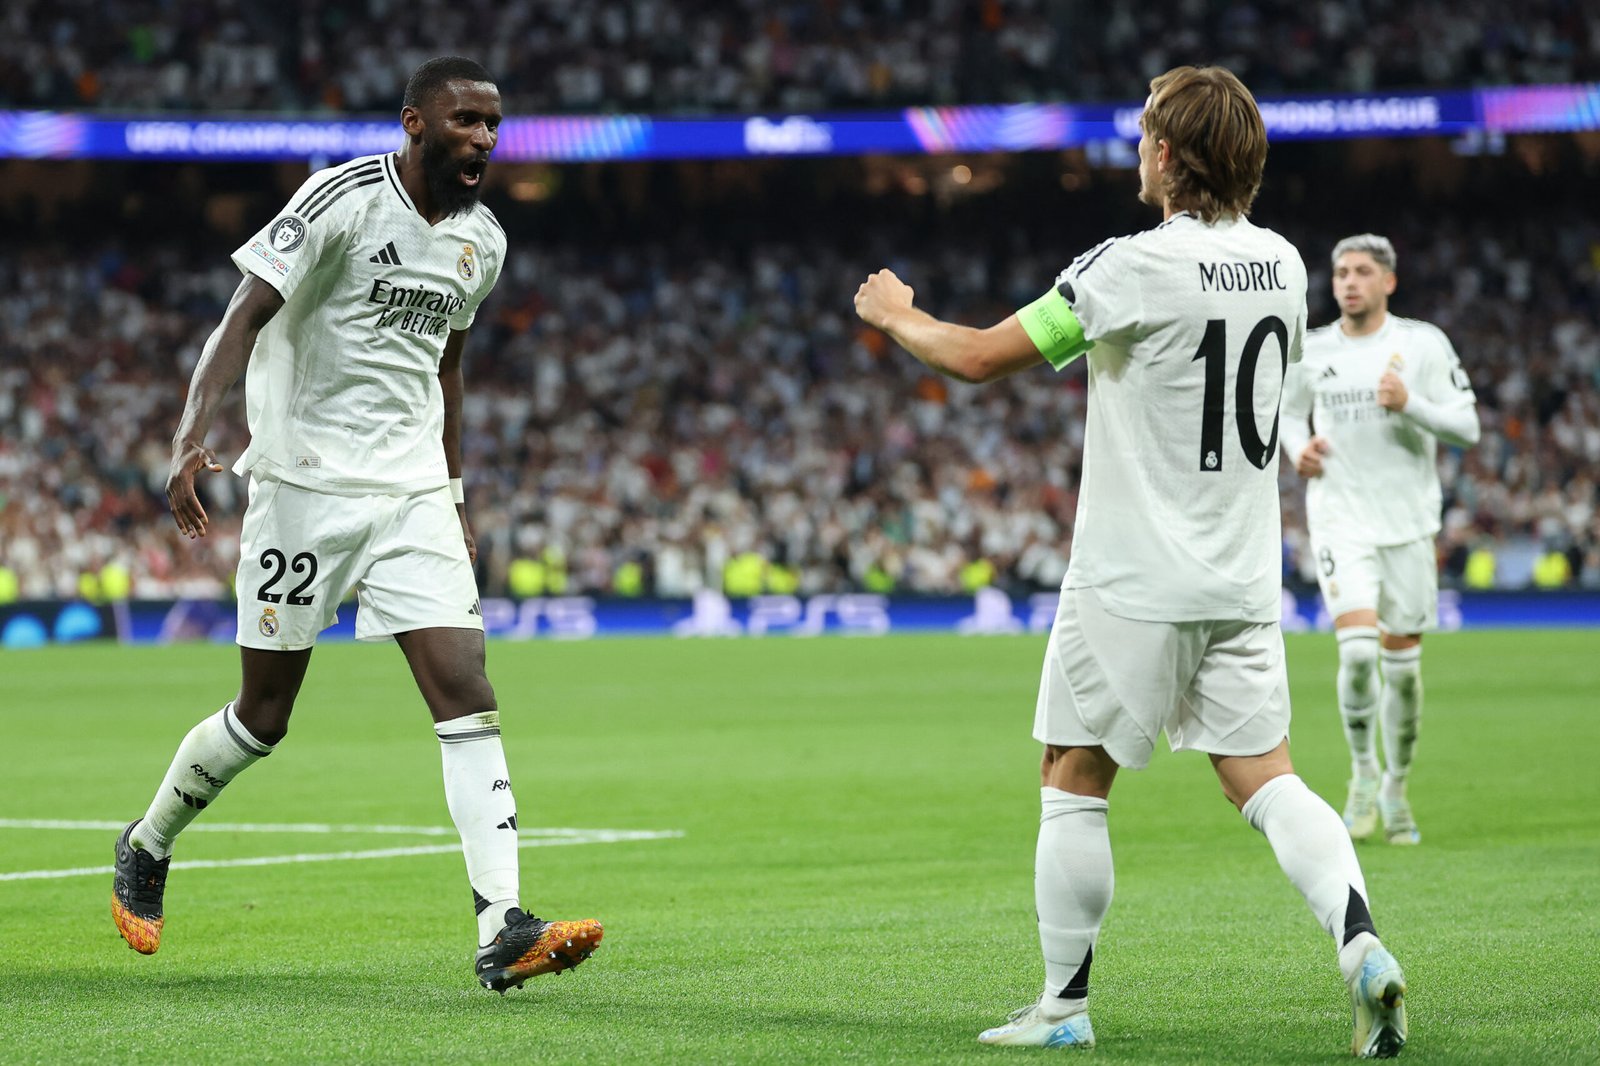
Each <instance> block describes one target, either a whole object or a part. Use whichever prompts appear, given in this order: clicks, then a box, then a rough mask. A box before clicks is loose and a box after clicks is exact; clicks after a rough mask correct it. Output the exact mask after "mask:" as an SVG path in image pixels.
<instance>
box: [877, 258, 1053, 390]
mask: <svg viewBox="0 0 1600 1066" xmlns="http://www.w3.org/2000/svg"><path fill="white" fill-rule="evenodd" d="M914 295H915V294H914V293H913V292H912V290H911V286H909V285H907V284H906V283H905V282H903V281H901V280H900V279H899V278H897V277H895V275H894V272H893V271H890V270H880V271H878V272H877V273H876V274H874V275H872V276H871V277H869V278H868V279H867V280H866V282H865V284H863V285H862V286H861V288H860V289H858V290H856V301H855V302H856V314H858V315H860V316H861V319H862V321H864V322H866V323H867V325H869V326H876V327H877V328H879V329H881V330H883V331H884V332H885V333H887V334H888V335H889V336H891V337H893V338H894V339H895V341H896V342H897V343H898V344H899V345H900V346H901V347H902V348H904V349H905V350H906V351H908V352H910V353H911V354H912V355H914V356H916V357H917V358H918V359H919V360H921V361H922V362H923V363H925V364H926V365H927V366H928V367H929V368H931V369H933V370H936V371H938V372H939V373H941V374H945V375H947V376H949V377H952V378H955V379H956V380H958V381H968V382H983V381H994V380H996V379H997V378H1003V377H1005V376H1006V375H1007V374H1015V373H1016V372H1017V371H1019V370H1024V369H1026V368H1028V367H1030V366H1035V365H1037V364H1038V363H1041V362H1043V361H1044V357H1043V356H1041V355H1040V354H1039V349H1038V348H1037V347H1035V346H1034V343H1033V340H1032V339H1031V338H1030V337H1029V336H1028V332H1027V330H1025V329H1024V328H1023V327H1022V323H1021V321H1020V320H1019V319H1018V318H1017V316H1016V315H1008V316H1006V318H1005V319H1004V320H1003V321H1001V322H999V323H997V324H996V325H993V326H990V327H989V328H988V329H975V328H973V327H972V326H960V325H957V324H955V323H954V322H941V321H940V320H939V319H937V318H934V317H933V316H932V315H930V314H928V313H927V312H926V311H920V310H918V309H917V308H916V307H914V306H913V305H912V299H913V296H914Z"/></svg>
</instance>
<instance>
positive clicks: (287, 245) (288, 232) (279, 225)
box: [267, 215, 306, 252]
mask: <svg viewBox="0 0 1600 1066" xmlns="http://www.w3.org/2000/svg"><path fill="white" fill-rule="evenodd" d="M267 240H268V241H270V242H271V244H272V250H273V251H275V252H292V251H294V250H295V249H296V248H298V247H300V246H301V245H302V244H304V243H305V241H306V224H305V223H304V222H301V221H300V220H299V219H298V218H296V217H295V216H294V215H284V216H283V217H282V218H280V219H278V221H276V222H274V223H273V224H272V228H270V229H268V230H267Z"/></svg>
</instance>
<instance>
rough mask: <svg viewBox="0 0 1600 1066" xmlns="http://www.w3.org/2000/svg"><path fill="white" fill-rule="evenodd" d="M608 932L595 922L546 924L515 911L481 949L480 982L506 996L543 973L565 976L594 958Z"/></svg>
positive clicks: (510, 912)
mask: <svg viewBox="0 0 1600 1066" xmlns="http://www.w3.org/2000/svg"><path fill="white" fill-rule="evenodd" d="M604 934H605V930H604V929H603V928H602V927H601V925H600V923H599V922H598V921H596V920H595V919H593V918H583V919H581V920H579V921H575V922H547V921H545V920H544V919H543V918H536V917H534V916H533V915H531V914H524V913H523V912H522V911H520V910H518V909H517V908H515V907H513V908H511V909H510V910H508V911H506V924H505V928H503V929H501V930H500V932H498V933H496V934H495V938H494V940H493V941H491V942H490V943H488V944H485V945H484V946H483V947H481V948H479V949H478V958H477V963H476V967H475V969H476V971H477V975H478V980H479V981H480V982H481V983H482V984H483V987H484V988H487V989H489V990H490V991H491V992H499V993H500V994H501V995H505V992H506V989H508V988H521V987H522V982H524V981H526V980H527V979H528V978H530V977H537V976H538V975H539V974H542V973H565V972H566V971H568V970H570V969H572V968H573V967H574V966H576V965H578V963H580V962H582V961H583V960H584V959H587V958H588V957H589V956H590V955H593V954H594V949H595V948H597V947H599V946H600V938H601V936H603V935H604Z"/></svg>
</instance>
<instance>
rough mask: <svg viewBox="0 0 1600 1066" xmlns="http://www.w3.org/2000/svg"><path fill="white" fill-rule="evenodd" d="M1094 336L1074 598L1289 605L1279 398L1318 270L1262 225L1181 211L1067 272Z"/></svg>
mask: <svg viewBox="0 0 1600 1066" xmlns="http://www.w3.org/2000/svg"><path fill="white" fill-rule="evenodd" d="M1057 288H1058V289H1059V290H1060V292H1061V294H1062V295H1063V296H1064V297H1066V299H1067V302H1068V303H1069V304H1071V305H1072V308H1073V311H1074V312H1075V313H1076V314H1077V316H1078V319H1079V321H1080V322H1081V323H1082V325H1083V330H1084V335H1085V336H1086V337H1087V338H1088V339H1089V340H1091V341H1093V342H1094V347H1093V348H1092V349H1090V351H1089V353H1088V360H1089V409H1088V419H1087V422H1086V426H1085V440H1084V454H1083V477H1082V484H1081V485H1080V487H1079V490H1078V518H1077V526H1076V529H1075V530H1074V533H1073V537H1072V561H1071V564H1070V566H1069V568H1068V571H1067V576H1066V580H1065V582H1064V587H1065V588H1093V589H1094V590H1095V592H1096V594H1097V597H1098V599H1099V600H1100V602H1101V603H1102V604H1103V605H1104V606H1105V608H1106V609H1107V610H1108V611H1110V612H1111V613H1113V614H1116V615H1120V616H1122V617H1126V618H1135V619H1143V620H1149V621H1167V622H1179V621H1200V620H1207V619H1218V620H1222V619H1230V620H1240V621H1247V622H1275V621H1277V620H1278V618H1279V615H1280V613H1281V600H1282V591H1281V588H1282V550H1283V549H1282V543H1281V518H1280V516H1279V512H1278V476H1277V475H1278V404H1279V399H1280V396H1281V393H1282V388H1283V380H1284V371H1285V368H1286V367H1287V366H1288V364H1290V363H1292V362H1295V361H1298V360H1299V358H1300V346H1301V342H1302V340H1303V338H1304V335H1305V324H1306V270H1305V264H1304V263H1302V262H1301V260H1300V253H1299V252H1297V251H1296V250H1295V248H1294V246H1293V245H1291V244H1290V243H1289V242H1288V241H1286V240H1284V239H1283V238H1282V237H1280V236H1278V235H1277V234H1276V233H1273V232H1272V231H1271V230H1268V229H1263V228H1261V227H1259V226H1256V225H1254V224H1252V223H1251V222H1250V221H1249V219H1246V218H1239V219H1232V220H1229V219H1224V220H1221V221H1218V222H1216V223H1210V224H1208V223H1205V222H1202V221H1200V220H1199V219H1198V218H1195V217H1194V216H1192V215H1190V214H1188V213H1182V214H1178V215H1174V216H1173V217H1172V218H1170V219H1168V220H1167V221H1166V222H1163V223H1162V224H1161V225H1159V226H1157V227H1155V228H1154V229H1151V230H1146V231H1145V232H1143V233H1138V234H1134V235H1133V236H1130V237H1117V238H1114V239H1112V240H1109V241H1106V242H1104V243H1103V244H1100V245H1098V246H1096V247H1095V248H1093V249H1091V250H1090V251H1088V252H1086V253H1084V254H1083V255H1081V256H1079V257H1078V258H1077V259H1076V260H1074V261H1073V263H1072V265H1071V266H1069V267H1068V268H1067V269H1066V270H1065V271H1063V272H1062V273H1061V276H1060V277H1059V278H1058V279H1057Z"/></svg>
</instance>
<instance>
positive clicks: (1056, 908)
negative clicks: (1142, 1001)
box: [1033, 745, 1117, 1018]
mask: <svg viewBox="0 0 1600 1066" xmlns="http://www.w3.org/2000/svg"><path fill="white" fill-rule="evenodd" d="M1116 776H1117V764H1116V762H1115V761H1114V760H1112V758H1111V756H1109V755H1107V754H1106V750H1105V749H1104V748H1101V747H1090V748H1079V747H1071V748H1063V747H1057V746H1055V745H1046V747H1045V749H1044V759H1043V761H1042V763H1041V764H1040V784H1041V786H1042V787H1041V789H1040V806H1041V810H1040V816H1039V843H1038V847H1037V849H1036V851H1035V853H1034V879H1033V889H1034V904H1035V907H1036V910H1037V913H1038V917H1039V946H1040V947H1041V948H1042V949H1043V951H1044V969H1045V982H1044V996H1043V998H1042V999H1041V1000H1040V1009H1041V1010H1042V1011H1043V1012H1044V1013H1045V1014H1046V1016H1047V1017H1052V1018H1065V1017H1067V1016H1069V1015H1072V1014H1077V1013H1079V1012H1081V1011H1083V1010H1085V1009H1086V1007H1087V1005H1088V995H1089V967H1090V965H1091V964H1092V963H1093V961H1094V943H1095V939H1096V937H1098V936H1099V933H1100V923H1101V922H1103V921H1104V920H1105V916H1106V911H1107V910H1108V909H1109V908H1110V906H1111V893H1112V887H1113V875H1112V866H1111V836H1110V833H1109V831H1108V830H1107V828H1106V810H1107V806H1108V804H1107V799H1106V797H1107V796H1109V795H1110V794H1111V785H1112V782H1113V781H1114V780H1115V779H1116Z"/></svg>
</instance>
